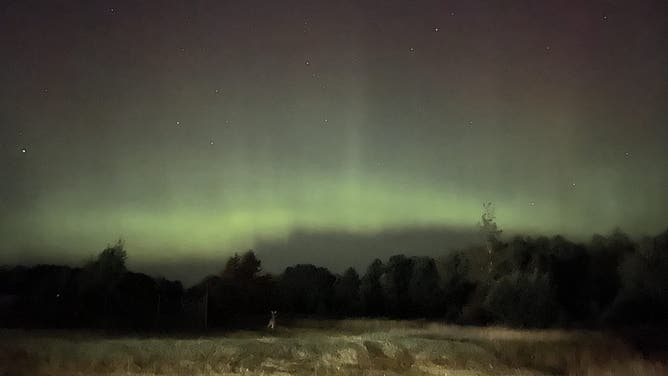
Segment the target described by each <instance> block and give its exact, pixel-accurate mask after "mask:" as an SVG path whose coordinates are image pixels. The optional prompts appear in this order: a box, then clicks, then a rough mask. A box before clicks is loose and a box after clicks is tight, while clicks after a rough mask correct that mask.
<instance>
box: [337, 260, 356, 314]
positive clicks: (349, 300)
mask: <svg viewBox="0 0 668 376" xmlns="http://www.w3.org/2000/svg"><path fill="white" fill-rule="evenodd" d="M360 284H361V281H360V277H359V275H358V274H357V271H356V270H355V269H353V268H348V269H346V271H345V272H344V273H343V275H342V276H341V277H338V278H337V279H336V282H335V283H334V307H335V311H336V313H338V314H339V315H344V316H354V315H358V314H359V313H360V310H361V301H360Z"/></svg>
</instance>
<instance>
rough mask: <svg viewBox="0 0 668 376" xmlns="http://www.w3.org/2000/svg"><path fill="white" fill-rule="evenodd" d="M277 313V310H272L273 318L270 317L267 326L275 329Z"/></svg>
mask: <svg viewBox="0 0 668 376" xmlns="http://www.w3.org/2000/svg"><path fill="white" fill-rule="evenodd" d="M276 314H278V312H277V311H271V318H270V319H269V323H268V324H267V328H269V329H271V330H274V328H275V327H276Z"/></svg>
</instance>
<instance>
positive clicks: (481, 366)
mask: <svg viewBox="0 0 668 376" xmlns="http://www.w3.org/2000/svg"><path fill="white" fill-rule="evenodd" d="M661 358H662V357H661V356H659V357H653V358H647V357H643V356H641V354H639V353H638V352H637V351H635V350H634V349H633V348H632V347H631V346H629V345H628V344H627V343H625V342H624V341H623V340H621V339H619V338H617V337H614V336H612V335H609V334H603V333H597V332H583V331H555V330H549V331H528V330H527V331H524V330H510V329H503V328H469V327H457V326H446V325H439V324H433V323H425V322H415V321H409V322H403V321H402V322H397V321H385V320H346V321H301V322H299V323H295V324H294V325H293V326H291V327H290V328H286V327H279V328H277V329H276V330H275V331H273V332H269V331H259V332H234V333H225V334H220V335H214V334H211V335H208V336H204V337H199V338H192V337H190V338H185V337H182V338H179V337H177V336H170V337H167V336H157V337H156V336H154V337H149V338H140V337H130V336H124V337H120V336H105V335H101V334H95V333H83V332H71V331H63V332H57V331H43V332H42V331H20V330H2V331H0V375H12V376H14V375H17V376H18V375H388V376H389V375H399V374H401V375H648V376H654V375H668V361H665V360H662V359H661Z"/></svg>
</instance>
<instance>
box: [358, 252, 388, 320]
mask: <svg viewBox="0 0 668 376" xmlns="http://www.w3.org/2000/svg"><path fill="white" fill-rule="evenodd" d="M384 270H385V267H384V266H383V262H382V261H380V260H379V259H375V260H373V262H372V263H371V264H370V265H369V266H368V267H367V269H366V273H365V274H364V277H362V280H361V282H360V299H361V300H362V307H363V309H364V312H365V313H366V314H367V315H368V316H382V315H384V314H385V312H386V311H385V300H384V299H383V289H382V287H381V285H380V277H381V276H382V275H383V272H384Z"/></svg>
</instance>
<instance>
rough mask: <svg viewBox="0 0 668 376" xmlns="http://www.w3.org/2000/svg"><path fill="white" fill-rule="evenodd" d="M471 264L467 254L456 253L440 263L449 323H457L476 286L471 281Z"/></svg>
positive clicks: (443, 301)
mask: <svg viewBox="0 0 668 376" xmlns="http://www.w3.org/2000/svg"><path fill="white" fill-rule="evenodd" d="M470 268H471V266H470V262H469V259H468V258H467V257H466V254H464V253H462V252H455V253H453V254H450V255H449V256H447V257H445V258H444V259H443V260H442V262H441V263H440V271H439V275H440V287H441V290H442V302H441V304H442V306H443V307H442V308H441V310H442V311H443V313H444V315H445V319H446V320H447V321H457V320H459V319H460V317H461V315H462V310H463V308H464V305H465V304H466V303H467V302H468V301H469V298H470V296H471V294H472V293H473V290H474V289H475V287H476V284H475V283H474V282H473V281H472V280H471V279H470V277H469V275H470V272H471V271H470Z"/></svg>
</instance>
